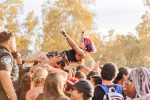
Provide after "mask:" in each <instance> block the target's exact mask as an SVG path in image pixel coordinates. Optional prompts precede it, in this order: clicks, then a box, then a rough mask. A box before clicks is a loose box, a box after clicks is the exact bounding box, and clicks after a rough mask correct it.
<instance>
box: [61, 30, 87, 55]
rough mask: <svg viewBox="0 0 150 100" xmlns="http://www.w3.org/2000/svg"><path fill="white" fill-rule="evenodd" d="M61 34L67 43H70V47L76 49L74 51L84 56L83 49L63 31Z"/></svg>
mask: <svg viewBox="0 0 150 100" xmlns="http://www.w3.org/2000/svg"><path fill="white" fill-rule="evenodd" d="M61 33H62V34H63V36H64V37H65V38H66V40H67V42H68V44H69V45H70V47H71V48H72V49H73V50H75V51H76V53H77V54H78V55H80V56H85V53H84V51H83V50H82V49H81V48H80V47H79V46H78V45H77V44H76V43H75V42H74V41H73V40H72V39H71V38H70V37H69V36H68V35H67V34H66V33H65V32H64V31H62V32H61Z"/></svg>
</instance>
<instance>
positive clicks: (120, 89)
mask: <svg viewBox="0 0 150 100" xmlns="http://www.w3.org/2000/svg"><path fill="white" fill-rule="evenodd" d="M115 85H116V92H117V93H119V94H123V93H122V92H123V90H122V86H121V85H119V84H115Z"/></svg>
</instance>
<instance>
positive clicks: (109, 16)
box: [23, 0, 148, 34]
mask: <svg viewBox="0 0 150 100" xmlns="http://www.w3.org/2000/svg"><path fill="white" fill-rule="evenodd" d="M23 1H24V10H25V11H24V14H23V15H24V16H26V14H27V13H28V12H29V11H31V10H33V11H35V13H36V15H37V16H40V15H41V7H40V6H41V5H42V3H43V2H44V1H46V0H23ZM51 1H53V0H51ZM90 10H91V11H92V12H93V13H95V15H96V16H95V23H96V26H97V31H98V32H102V33H107V31H108V30H110V29H115V32H116V33H122V34H125V33H127V32H132V33H136V31H135V27H136V26H137V25H138V24H139V23H140V22H141V16H142V15H143V14H144V13H145V11H148V9H147V8H146V7H145V6H144V3H143V0H95V3H94V5H92V6H90Z"/></svg>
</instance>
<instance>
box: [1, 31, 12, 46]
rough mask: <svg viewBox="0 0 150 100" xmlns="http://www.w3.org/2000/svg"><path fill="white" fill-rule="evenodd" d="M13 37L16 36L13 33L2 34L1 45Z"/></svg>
mask: <svg viewBox="0 0 150 100" xmlns="http://www.w3.org/2000/svg"><path fill="white" fill-rule="evenodd" d="M13 36H15V34H14V33H11V32H6V31H3V32H0V44H1V43H4V42H7V41H8V40H10V39H11V38H12V37H13Z"/></svg>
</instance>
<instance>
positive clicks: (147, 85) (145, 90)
mask: <svg viewBox="0 0 150 100" xmlns="http://www.w3.org/2000/svg"><path fill="white" fill-rule="evenodd" d="M130 79H131V80H132V81H133V84H134V86H135V90H136V97H139V98H141V97H142V98H143V97H145V99H144V100H148V99H146V98H147V97H146V96H150V72H149V70H148V69H146V68H143V67H140V68H135V69H133V70H131V73H130ZM149 98H150V97H149ZM142 100H143V99H142Z"/></svg>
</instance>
